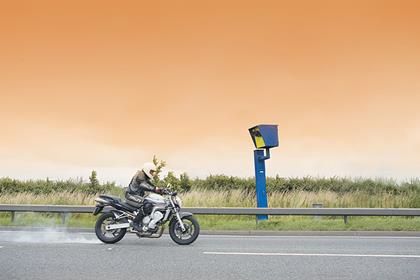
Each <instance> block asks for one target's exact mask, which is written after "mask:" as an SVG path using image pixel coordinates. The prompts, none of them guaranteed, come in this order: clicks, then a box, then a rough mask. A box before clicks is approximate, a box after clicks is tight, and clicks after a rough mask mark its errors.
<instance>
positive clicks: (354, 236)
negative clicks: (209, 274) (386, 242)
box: [201, 234, 420, 239]
mask: <svg viewBox="0 0 420 280" xmlns="http://www.w3.org/2000/svg"><path fill="white" fill-rule="evenodd" d="M201 236H205V237H214V238H217V237H223V238H354V239H365V238H366V239H420V236H363V235H228V234H221V235H216V234H202V235H201Z"/></svg>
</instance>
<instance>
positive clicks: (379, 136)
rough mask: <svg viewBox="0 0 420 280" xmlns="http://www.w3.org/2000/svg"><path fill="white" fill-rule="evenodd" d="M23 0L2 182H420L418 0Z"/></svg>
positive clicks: (6, 107) (4, 72)
mask: <svg viewBox="0 0 420 280" xmlns="http://www.w3.org/2000/svg"><path fill="white" fill-rule="evenodd" d="M8 2H10V3H2V4H1V7H0V40H1V41H0V97H1V103H0V125H1V137H0V176H11V177H19V178H44V177H46V176H50V177H51V178H68V177H76V176H83V177H85V178H87V177H88V174H89V171H90V170H92V169H96V170H98V173H99V177H100V179H103V180H115V181H117V182H119V183H122V184H125V183H126V182H128V181H129V179H130V178H129V177H130V176H131V175H132V173H133V172H134V171H135V169H136V168H138V167H139V166H140V165H141V164H142V162H144V161H145V160H148V159H150V158H151V156H152V155H153V154H157V155H158V156H159V157H160V158H163V159H166V160H167V161H168V163H169V168H170V169H173V170H175V171H177V172H180V171H187V172H188V173H190V174H191V175H193V176H206V175H207V174H209V173H225V174H230V175H238V176H252V175H253V166H252V164H253V161H252V148H253V146H252V141H251V139H250V138H249V136H248V132H247V129H248V128H249V127H251V126H253V125H254V124H258V123H276V124H279V128H280V130H279V131H280V143H281V146H280V147H279V148H276V149H275V150H273V153H272V159H271V160H270V161H269V162H267V167H268V173H269V175H274V174H279V175H281V176H286V177H287V176H305V175H312V176H334V175H339V176H373V177H376V176H382V177H396V178H402V179H404V178H408V177H417V176H419V170H420V110H419V104H420V78H419V77H420V2H418V1H349V2H346V3H344V2H343V1H287V2H286V1H152V2H153V3H152V4H151V3H150V1H118V2H115V1H67V3H65V4H64V3H63V2H64V1H8Z"/></svg>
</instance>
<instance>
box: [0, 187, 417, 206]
mask: <svg viewBox="0 0 420 280" xmlns="http://www.w3.org/2000/svg"><path fill="white" fill-rule="evenodd" d="M95 196H96V195H94V194H84V193H75V192H73V193H72V192H54V193H49V194H33V193H17V194H5V195H1V196H0V203H2V204H56V205H59V204H61V205H65V204H68V205H94V204H95V202H94V198H95ZM180 196H181V198H182V200H183V203H184V206H186V207H255V206H256V199H255V194H254V193H252V192H247V191H244V190H231V191H215V190H200V191H198V190H194V191H190V192H186V193H182V194H180ZM121 197H122V195H121ZM313 203H322V204H323V206H324V207H330V208H342V207H344V208H346V207H367V208H372V207H377V208H410V207H420V205H418V197H417V196H416V194H415V193H413V194H412V195H395V194H390V193H387V192H383V193H380V194H375V195H369V194H367V193H365V192H362V191H357V192H353V193H344V194H340V193H336V192H332V191H319V192H309V191H289V192H272V193H269V194H268V204H269V207H274V208H302V207H303V208H304V207H312V204H313Z"/></svg>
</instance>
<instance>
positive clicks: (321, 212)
mask: <svg viewBox="0 0 420 280" xmlns="http://www.w3.org/2000/svg"><path fill="white" fill-rule="evenodd" d="M94 209H95V207H94V206H76V205H32V204H0V212H11V213H12V215H11V219H12V222H14V221H15V218H16V213H18V212H41V213H60V214H61V216H62V223H63V224H66V223H67V220H68V218H69V215H70V214H71V213H92V212H93V210H94ZM105 211H107V208H105ZM182 211H184V212H191V213H193V214H197V215H276V216H278V215H281V216H291V215H293V216H342V217H343V218H344V223H346V224H347V222H348V217H350V216H408V217H410V216H411V217H414V216H420V208H231V207H225V208H207V207H194V208H188V207H186V208H182Z"/></svg>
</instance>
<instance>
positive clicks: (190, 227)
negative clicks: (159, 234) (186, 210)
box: [169, 216, 200, 245]
mask: <svg viewBox="0 0 420 280" xmlns="http://www.w3.org/2000/svg"><path fill="white" fill-rule="evenodd" d="M182 222H183V223H184V227H185V231H183V230H182V228H181V225H180V223H179V221H178V219H177V218H176V217H174V218H173V219H172V221H171V224H170V225H169V235H170V236H171V238H172V240H173V241H175V242H176V243H178V244H179V245H189V244H191V243H193V242H194V241H195V240H196V239H197V237H198V235H199V234H200V225H199V224H198V222H197V220H196V219H195V218H194V217H192V216H188V217H183V218H182Z"/></svg>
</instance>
